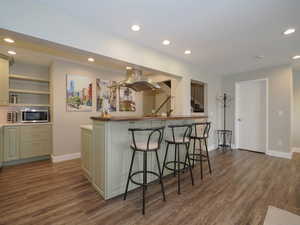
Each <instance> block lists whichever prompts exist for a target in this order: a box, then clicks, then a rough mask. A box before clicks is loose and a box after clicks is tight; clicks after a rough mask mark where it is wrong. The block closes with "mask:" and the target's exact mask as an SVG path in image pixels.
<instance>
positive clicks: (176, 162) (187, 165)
mask: <svg viewBox="0 0 300 225" xmlns="http://www.w3.org/2000/svg"><path fill="white" fill-rule="evenodd" d="M171 163H172V164H173V165H174V163H175V164H176V165H177V164H178V163H179V164H181V165H184V167H183V168H182V169H179V170H178V169H176V168H170V167H168V164H171ZM165 168H166V169H168V170H171V171H175V172H177V173H178V172H181V171H182V170H184V169H185V168H189V164H188V163H185V162H178V161H168V162H166V164H165Z"/></svg>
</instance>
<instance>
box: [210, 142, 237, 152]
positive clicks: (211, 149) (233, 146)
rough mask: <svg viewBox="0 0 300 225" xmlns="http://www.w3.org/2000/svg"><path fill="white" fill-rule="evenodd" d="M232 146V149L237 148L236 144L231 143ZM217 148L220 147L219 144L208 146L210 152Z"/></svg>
mask: <svg viewBox="0 0 300 225" xmlns="http://www.w3.org/2000/svg"><path fill="white" fill-rule="evenodd" d="M231 148H232V149H235V145H234V144H232V145H231ZM217 149H218V146H217V145H210V146H208V151H209V152H210V151H214V150H217Z"/></svg>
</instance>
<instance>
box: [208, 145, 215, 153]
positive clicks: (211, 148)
mask: <svg viewBox="0 0 300 225" xmlns="http://www.w3.org/2000/svg"><path fill="white" fill-rule="evenodd" d="M216 149H217V146H216V145H211V146H208V151H209V152H211V151H214V150H216Z"/></svg>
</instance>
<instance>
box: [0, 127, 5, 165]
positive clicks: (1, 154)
mask: <svg viewBox="0 0 300 225" xmlns="http://www.w3.org/2000/svg"><path fill="white" fill-rule="evenodd" d="M3 142H4V137H3V127H0V167H1V166H2V162H3V160H4V159H3V157H4V152H3V147H4V146H3V145H4V143H3Z"/></svg>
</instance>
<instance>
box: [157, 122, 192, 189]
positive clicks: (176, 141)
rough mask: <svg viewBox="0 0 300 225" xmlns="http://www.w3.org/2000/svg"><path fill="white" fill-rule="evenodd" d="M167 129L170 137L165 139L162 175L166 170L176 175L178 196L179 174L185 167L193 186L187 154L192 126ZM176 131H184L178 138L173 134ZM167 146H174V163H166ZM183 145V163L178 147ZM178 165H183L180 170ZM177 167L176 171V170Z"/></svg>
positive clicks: (173, 126)
mask: <svg viewBox="0 0 300 225" xmlns="http://www.w3.org/2000/svg"><path fill="white" fill-rule="evenodd" d="M169 128H171V130H172V137H171V138H169V139H166V140H165V141H166V143H167V148H166V153H165V157H164V164H163V171H162V174H163V173H164V169H165V168H166V169H168V170H170V171H173V172H174V176H176V174H177V179H178V180H177V193H178V194H180V173H181V172H182V170H183V169H184V168H186V166H188V168H189V170H190V175H191V180H192V185H194V178H193V172H192V167H191V161H190V157H189V154H188V151H189V146H190V136H191V132H192V125H190V124H189V125H187V124H185V125H169ZM178 130H181V131H184V132H181V134H180V135H179V136H176V135H175V133H178ZM182 133H183V135H182ZM169 145H175V154H174V156H175V157H174V158H175V159H174V161H168V162H167V156H168V151H169ZM181 145H183V146H184V147H185V149H186V154H185V159H184V160H185V161H181V160H180V146H181ZM186 160H187V162H188V163H186ZM170 164H173V165H174V166H173V168H171V167H169V166H168V165H170ZM180 165H183V167H182V168H180ZM176 166H177V169H176Z"/></svg>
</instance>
